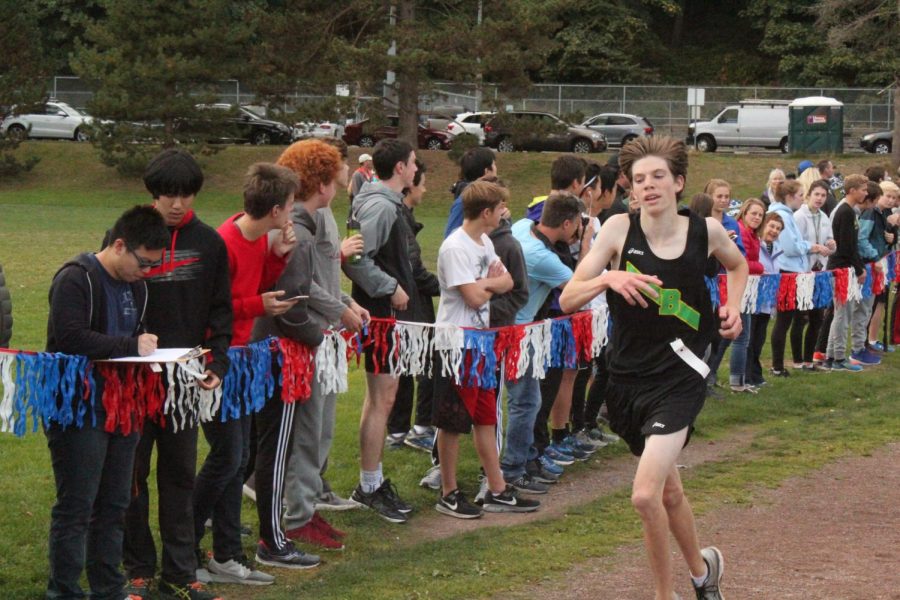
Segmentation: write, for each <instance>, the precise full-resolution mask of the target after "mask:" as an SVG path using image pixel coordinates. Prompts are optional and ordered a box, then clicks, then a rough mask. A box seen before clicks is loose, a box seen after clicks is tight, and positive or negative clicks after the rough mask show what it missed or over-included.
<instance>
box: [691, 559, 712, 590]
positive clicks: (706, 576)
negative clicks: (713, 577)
mask: <svg viewBox="0 0 900 600" xmlns="http://www.w3.org/2000/svg"><path fill="white" fill-rule="evenodd" d="M703 564H704V565H706V573H704V574H703V576H702V577H694V574H693V573H691V581H693V582H694V587H701V586H702V585H703V584H704V583H706V580H707V579H709V565H707V564H706V559H705V558H704V559H703Z"/></svg>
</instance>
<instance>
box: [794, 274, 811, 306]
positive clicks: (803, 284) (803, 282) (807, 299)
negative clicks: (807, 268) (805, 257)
mask: <svg viewBox="0 0 900 600" xmlns="http://www.w3.org/2000/svg"><path fill="white" fill-rule="evenodd" d="M815 287H816V274H815V273H800V274H799V275H797V310H812V309H813V308H815V306H814V304H813V291H814V290H815Z"/></svg>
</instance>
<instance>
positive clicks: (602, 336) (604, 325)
mask: <svg viewBox="0 0 900 600" xmlns="http://www.w3.org/2000/svg"><path fill="white" fill-rule="evenodd" d="M608 323H609V306H607V305H605V304H604V305H603V306H600V307H598V308H592V309H591V335H592V340H591V356H594V357H597V356H600V353H601V352H602V351H603V348H604V346H606V344H607V343H608V342H609V340H608V339H607V332H608V331H609V327H608Z"/></svg>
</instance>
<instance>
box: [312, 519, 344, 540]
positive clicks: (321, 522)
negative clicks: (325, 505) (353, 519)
mask: <svg viewBox="0 0 900 600" xmlns="http://www.w3.org/2000/svg"><path fill="white" fill-rule="evenodd" d="M310 522H311V523H312V524H313V525H314V526H316V527H318V528H319V530H320V531H322V532H323V533H324V534H325V535H327V536H328V537H332V538H334V539H336V540H340V539H343V538H345V537H347V534H346V533H345V532H343V531H341V530H340V529H337V528H335V527H332V525H331V523H329V522H328V521H326V520H325V519H323V518H322V516H321V515H320V514H319V513H313V518H312V521H310Z"/></svg>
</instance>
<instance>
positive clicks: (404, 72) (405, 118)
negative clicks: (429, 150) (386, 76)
mask: <svg viewBox="0 0 900 600" xmlns="http://www.w3.org/2000/svg"><path fill="white" fill-rule="evenodd" d="M415 18H416V4H415V1H414V0H402V1H401V2H399V4H398V14H397V31H398V34H399V35H398V38H399V40H398V43H397V53H398V55H399V56H401V57H402V56H403V50H404V46H405V44H404V40H405V39H406V38H407V36H410V35H416V33H415V31H416V28H415V23H414V21H415ZM398 62H399V66H398V68H397V108H398V110H399V117H400V123H399V131H398V132H397V137H398V138H399V139H401V140H403V141H404V142H409V143H410V144H412V147H413V148H416V147H418V144H417V140H416V138H417V135H418V128H419V82H418V81H416V78H415V76H414V75H411V74H410V72H409V69H406V68H404V67H403V60H402V59H401V60H399V61H398Z"/></svg>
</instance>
